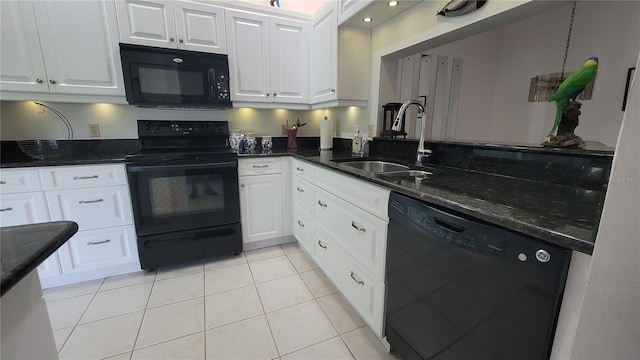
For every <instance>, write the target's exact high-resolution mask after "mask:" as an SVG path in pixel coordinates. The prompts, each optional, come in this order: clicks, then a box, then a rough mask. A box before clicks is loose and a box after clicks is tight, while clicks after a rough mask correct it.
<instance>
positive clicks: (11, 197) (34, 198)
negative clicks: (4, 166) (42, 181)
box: [0, 192, 49, 226]
mask: <svg viewBox="0 0 640 360" xmlns="http://www.w3.org/2000/svg"><path fill="white" fill-rule="evenodd" d="M47 221H49V213H48V212H47V204H46V203H45V201H44V195H43V193H42V192H33V193H18V194H3V195H2V199H1V201H0V226H14V225H26V224H35V223H41V222H47Z"/></svg>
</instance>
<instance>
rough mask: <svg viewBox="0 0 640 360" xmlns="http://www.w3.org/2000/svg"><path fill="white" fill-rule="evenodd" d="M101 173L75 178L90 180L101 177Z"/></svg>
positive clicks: (75, 178) (74, 178)
mask: <svg viewBox="0 0 640 360" xmlns="http://www.w3.org/2000/svg"><path fill="white" fill-rule="evenodd" d="M99 177H100V176H99V175H92V176H74V177H73V180H89V179H97V178H99Z"/></svg>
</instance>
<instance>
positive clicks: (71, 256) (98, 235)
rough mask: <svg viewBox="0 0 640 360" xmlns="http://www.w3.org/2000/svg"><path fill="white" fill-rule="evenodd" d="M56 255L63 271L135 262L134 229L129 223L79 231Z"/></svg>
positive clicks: (70, 271)
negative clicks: (59, 259)
mask: <svg viewBox="0 0 640 360" xmlns="http://www.w3.org/2000/svg"><path fill="white" fill-rule="evenodd" d="M64 246H65V247H66V250H67V251H61V252H59V253H60V258H61V263H62V269H63V272H64V273H65V274H67V273H74V272H79V271H86V270H92V269H99V268H104V267H107V266H113V265H120V264H126V263H132V262H135V261H136V259H137V256H138V255H137V254H138V251H137V246H136V232H135V229H134V227H133V226H123V227H117V228H112V229H100V230H91V231H81V232H78V233H76V234H75V235H74V236H73V237H72V238H71V239H70V240H69V241H67V243H66V244H65V245H64Z"/></svg>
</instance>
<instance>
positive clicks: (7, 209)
mask: <svg viewBox="0 0 640 360" xmlns="http://www.w3.org/2000/svg"><path fill="white" fill-rule="evenodd" d="M12 210H13V208H12V207H8V208H4V209H0V211H12Z"/></svg>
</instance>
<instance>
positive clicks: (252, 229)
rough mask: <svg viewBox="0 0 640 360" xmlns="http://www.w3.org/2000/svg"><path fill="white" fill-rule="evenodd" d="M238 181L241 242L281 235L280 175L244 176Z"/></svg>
mask: <svg viewBox="0 0 640 360" xmlns="http://www.w3.org/2000/svg"><path fill="white" fill-rule="evenodd" d="M239 183H240V216H241V222H242V238H243V241H244V242H245V243H248V242H253V241H259V240H266V239H272V238H277V237H281V236H282V206H283V203H282V177H281V175H280V174H275V175H260V176H243V177H240V178H239Z"/></svg>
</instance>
